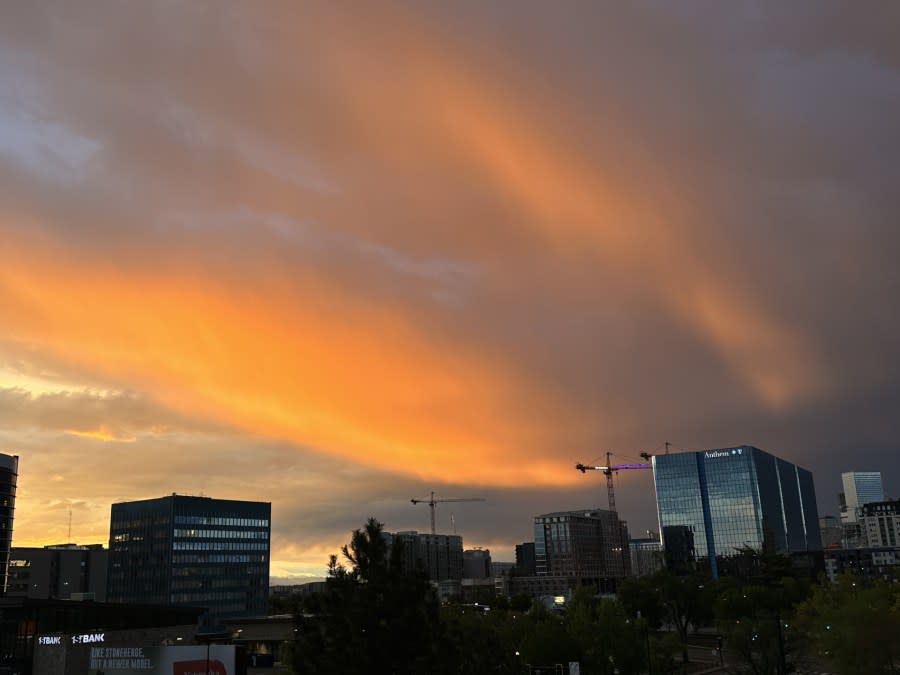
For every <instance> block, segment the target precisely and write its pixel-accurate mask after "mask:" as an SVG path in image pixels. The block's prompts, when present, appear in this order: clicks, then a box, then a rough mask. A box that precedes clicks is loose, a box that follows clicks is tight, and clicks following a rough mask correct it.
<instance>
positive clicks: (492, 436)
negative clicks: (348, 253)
mask: <svg viewBox="0 0 900 675" xmlns="http://www.w3.org/2000/svg"><path fill="white" fill-rule="evenodd" d="M0 266H2V268H3V270H2V273H0V274H2V277H0V312H3V314H4V316H7V317H12V320H10V321H9V322H8V323H7V326H6V329H7V332H8V333H11V334H12V335H13V336H14V337H15V338H16V339H17V340H20V341H23V342H25V343H28V344H31V345H35V346H37V348H38V349H39V350H42V351H45V352H47V353H48V354H52V355H53V356H54V357H55V358H59V359H62V360H64V361H66V362H69V363H72V364H78V366H79V367H80V368H85V369H88V370H89V371H91V372H94V373H97V374H98V375H102V377H105V378H107V379H108V380H109V381H111V382H115V383H118V384H125V385H127V386H128V387H129V388H133V389H139V390H141V391H146V392H148V393H149V394H151V395H152V396H153V397H154V398H156V399H157V400H159V401H160V402H162V403H163V404H165V405H167V406H169V407H171V408H173V409H176V410H178V411H180V412H182V413H184V414H187V415H194V416H197V417H201V418H204V419H208V420H214V421H216V422H219V423H224V424H229V425H231V426H234V427H236V428H240V429H243V430H246V431H249V432H252V433H257V434H261V435H263V436H266V437H270V438H284V439H289V440H291V441H293V442H296V443H299V444H302V445H305V446H308V447H311V448H314V449H318V450H320V451H324V452H327V453H333V454H337V455H340V456H344V457H346V458H347V459H348V460H350V461H355V462H359V463H361V464H365V465H370V466H377V467H382V468H388V469H392V470H394V471H399V472H403V473H406V474H411V475H416V476H422V477H428V478H431V479H435V480H450V479H452V480H467V481H471V482H482V481H483V482H489V483H493V484H519V483H523V482H528V483H531V482H538V483H551V484H552V483H565V482H571V481H572V480H574V476H572V475H571V474H572V472H570V471H568V470H565V468H563V467H566V466H567V464H568V462H565V463H561V462H560V461H559V460H556V459H554V458H552V457H549V456H548V455H547V454H546V448H545V447H542V443H543V441H544V440H545V439H546V435H545V434H546V432H545V430H544V429H543V424H541V423H540V422H539V421H536V420H531V421H529V420H528V419H527V415H526V414H524V410H525V409H527V406H531V407H532V408H533V407H541V406H542V407H543V409H544V410H545V411H547V413H548V414H552V415H554V416H555V417H556V419H559V418H560V415H561V416H562V418H564V417H565V414H564V413H562V412H560V411H559V410H554V408H557V407H558V406H557V405H556V404H552V403H550V402H549V401H540V400H536V401H530V402H529V400H528V397H529V395H530V392H528V391H527V387H522V386H521V385H520V383H519V382H518V381H517V377H516V376H515V375H514V374H513V373H511V372H507V371H504V370H503V369H502V368H501V367H498V366H497V365H496V364H492V363H489V362H486V361H485V360H484V359H483V358H482V357H481V356H479V355H478V354H472V353H462V351H461V350H460V349H459V348H454V347H452V346H450V345H448V344H442V342H441V340H440V339H439V338H435V337H434V336H432V335H426V334H424V333H423V332H422V331H420V330H419V329H418V328H417V327H416V326H415V325H412V324H411V323H410V322H409V319H408V318H407V317H405V316H403V315H402V314H397V313H395V312H394V311H392V310H391V309H390V308H388V307H379V306H368V305H365V304H364V303H363V302H360V301H358V300H355V299H354V298H352V297H349V296H347V295H345V294H341V293H340V292H339V291H338V289H336V288H334V287H332V286H330V285H329V284H328V283H327V282H325V281H323V280H320V279H307V278H302V275H301V278H299V279H298V280H296V281H288V280H286V279H284V278H279V277H278V275H273V277H272V278H268V279H255V280H253V282H252V283H250V284H248V283H246V280H244V279H211V278H208V277H205V276H203V275H202V274H201V273H199V272H198V271H197V270H191V269H184V268H182V267H179V266H177V265H176V266H167V265H165V264H164V263H162V262H161V261H152V262H148V264H147V265H146V266H138V265H129V266H127V270H126V269H125V268H123V267H121V266H113V265H110V264H109V263H107V262H105V261H101V260H96V259H92V260H88V259H86V258H82V259H71V258H68V257H67V256H66V255H65V254H64V253H62V252H61V251H59V250H55V249H54V248H53V247H52V246H50V245H47V244H46V243H45V244H43V245H41V246H40V247H38V246H34V247H28V246H19V247H15V248H11V247H8V248H5V249H4V253H3V254H0ZM77 433H79V434H81V435H86V434H87V435H91V436H92V437H95V438H100V439H104V440H110V439H113V438H115V435H114V434H111V433H109V432H108V429H106V430H104V429H102V428H101V429H96V430H78V432H77ZM116 440H122V439H121V438H117V439H116Z"/></svg>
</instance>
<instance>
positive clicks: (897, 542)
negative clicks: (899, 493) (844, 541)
mask: <svg viewBox="0 0 900 675" xmlns="http://www.w3.org/2000/svg"><path fill="white" fill-rule="evenodd" d="M859 520H860V525H861V529H862V531H863V533H864V534H865V538H866V546H867V547H869V548H888V547H890V548H896V547H898V546H900V500H894V501H886V502H869V503H867V504H866V505H865V506H863V507H862V509H861V511H860V515H859Z"/></svg>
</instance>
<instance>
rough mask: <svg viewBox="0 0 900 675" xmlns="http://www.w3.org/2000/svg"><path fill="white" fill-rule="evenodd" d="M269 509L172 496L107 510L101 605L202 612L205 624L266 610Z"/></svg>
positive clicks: (266, 505) (263, 505) (259, 504)
mask: <svg viewBox="0 0 900 675" xmlns="http://www.w3.org/2000/svg"><path fill="white" fill-rule="evenodd" d="M271 514H272V506H271V504H269V503H267V502H247V501H236V500H229V499H212V498H210V497H192V496H185V495H175V494H173V495H171V496H168V497H162V498H160V499H146V500H142V501H134V502H122V503H119V504H113V505H112V515H111V518H110V529H109V571H108V578H107V598H108V599H109V600H110V601H111V602H129V603H159V604H174V605H186V606H200V607H206V608H207V615H206V617H205V619H204V623H205V624H206V625H221V623H222V620H223V619H225V618H230V617H246V616H259V615H264V614H266V613H267V612H268V606H269V544H270V540H271Z"/></svg>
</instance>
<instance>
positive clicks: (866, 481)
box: [841, 471, 884, 523]
mask: <svg viewBox="0 0 900 675" xmlns="http://www.w3.org/2000/svg"><path fill="white" fill-rule="evenodd" d="M841 482H842V483H843V485H844V492H843V493H842V494H843V497H842V499H841V521H842V522H845V523H855V522H856V521H857V519H858V517H859V512H860V509H862V507H863V506H865V505H866V504H868V503H870V502H881V501H884V486H883V485H882V483H881V472H880V471H847V472H845V473H842V474H841Z"/></svg>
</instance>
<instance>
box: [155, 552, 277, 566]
mask: <svg viewBox="0 0 900 675" xmlns="http://www.w3.org/2000/svg"><path fill="white" fill-rule="evenodd" d="M265 561H266V556H264V555H255V554H254V555H248V554H244V553H206V554H199V555H198V554H194V553H181V554H179V555H174V556H172V562H173V563H175V564H179V563H181V564H184V563H251V562H265Z"/></svg>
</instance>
